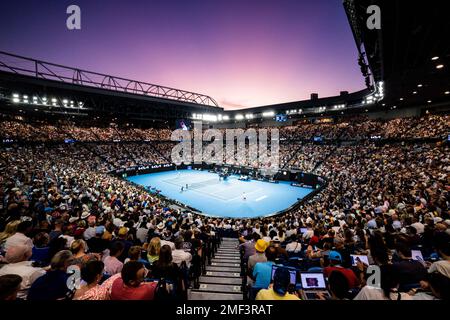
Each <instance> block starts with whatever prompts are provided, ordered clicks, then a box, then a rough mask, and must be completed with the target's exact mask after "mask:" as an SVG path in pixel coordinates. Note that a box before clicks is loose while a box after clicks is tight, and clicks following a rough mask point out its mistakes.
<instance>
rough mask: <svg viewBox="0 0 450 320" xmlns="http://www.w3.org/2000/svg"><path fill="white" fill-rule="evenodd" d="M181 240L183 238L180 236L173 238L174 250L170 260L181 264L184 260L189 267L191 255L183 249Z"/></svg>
mask: <svg viewBox="0 0 450 320" xmlns="http://www.w3.org/2000/svg"><path fill="white" fill-rule="evenodd" d="M183 242H184V240H183V238H181V237H178V238H177V239H175V250H173V251H172V262H173V263H176V264H177V265H178V266H181V264H182V263H183V261H184V262H186V266H187V267H188V268H189V267H190V266H191V261H192V255H191V254H190V253H189V252H186V251H184V250H183Z"/></svg>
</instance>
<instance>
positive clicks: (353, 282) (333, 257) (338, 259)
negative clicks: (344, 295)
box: [323, 251, 359, 289]
mask: <svg viewBox="0 0 450 320" xmlns="http://www.w3.org/2000/svg"><path fill="white" fill-rule="evenodd" d="M328 259H329V262H330V266H328V267H325V268H324V269H323V273H324V275H325V277H327V278H328V277H329V276H330V274H331V273H332V272H333V271H339V272H341V273H342V274H343V275H344V276H345V278H346V279H347V282H348V286H349V288H350V289H352V288H357V287H358V286H359V280H358V278H357V277H356V275H355V273H354V272H353V270H351V269H347V268H344V267H343V266H342V256H341V254H340V253H339V252H337V251H330V253H329V254H328Z"/></svg>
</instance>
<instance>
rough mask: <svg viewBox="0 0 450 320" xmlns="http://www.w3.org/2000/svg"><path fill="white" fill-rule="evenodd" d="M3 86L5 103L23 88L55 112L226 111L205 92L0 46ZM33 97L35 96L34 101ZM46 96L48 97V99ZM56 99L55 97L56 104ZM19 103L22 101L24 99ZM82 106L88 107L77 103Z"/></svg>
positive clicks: (165, 114)
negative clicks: (53, 60) (34, 56)
mask: <svg viewBox="0 0 450 320" xmlns="http://www.w3.org/2000/svg"><path fill="white" fill-rule="evenodd" d="M0 89H1V90H0V91H1V92H2V95H3V96H0V100H3V103H2V105H3V104H5V101H6V104H7V105H11V104H14V97H13V95H16V92H19V93H20V94H21V97H20V98H21V99H22V96H25V97H27V100H28V99H29V104H30V106H33V107H42V108H41V109H42V110H39V111H46V112H49V111H50V110H49V109H52V110H51V113H65V114H67V113H71V114H80V113H81V111H85V112H87V111H88V110H89V109H91V111H97V112H101V113H110V114H116V113H121V114H126V115H127V116H128V117H130V118H133V117H136V118H143V117H149V118H160V119H164V118H166V119H168V118H185V117H186V116H187V115H189V116H190V115H191V113H192V112H220V111H222V110H223V109H222V108H220V107H219V106H218V104H217V102H216V101H215V100H214V99H213V98H211V97H209V96H207V95H204V94H199V93H195V92H190V91H185V90H181V89H175V88H170V87H165V86H160V85H155V84H151V83H146V82H141V81H137V80H130V79H126V78H122V77H116V76H112V75H107V74H102V73H98V72H92V71H86V70H81V69H78V68H72V67H67V66H63V65H59V64H55V63H50V62H45V61H41V60H36V59H31V58H27V57H23V56H19V55H15V54H11V53H7V52H3V51H0ZM28 96H29V98H28ZM32 97H33V98H32ZM52 97H54V98H52ZM2 98H3V99H2ZM34 98H35V99H36V100H35V101H33V100H32V99H34ZM17 99H18V98H17ZM42 99H46V101H45V102H46V103H43V101H42ZM47 99H49V100H48V103H47ZM51 99H55V100H56V102H55V103H52V101H51ZM65 100H67V102H65ZM74 100H75V101H76V103H74V104H73V105H71V104H70V102H69V101H72V102H73V101H74ZM25 101H26V100H25ZM16 102H18V103H21V102H23V99H22V100H20V101H16ZM33 102H35V103H33ZM79 105H81V106H84V108H78V106H79ZM83 109H84V110H83Z"/></svg>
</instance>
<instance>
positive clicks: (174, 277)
mask: <svg viewBox="0 0 450 320" xmlns="http://www.w3.org/2000/svg"><path fill="white" fill-rule="evenodd" d="M151 276H152V278H155V279H163V278H164V279H166V280H168V281H171V282H172V283H173V284H174V285H176V291H177V292H178V293H181V292H183V291H184V283H183V281H182V280H183V277H182V274H181V270H180V268H179V267H178V265H177V264H176V263H174V262H173V261H172V249H171V248H170V246H169V245H163V246H162V247H161V250H160V253H159V259H158V261H156V262H155V263H154V264H153V265H152V274H151Z"/></svg>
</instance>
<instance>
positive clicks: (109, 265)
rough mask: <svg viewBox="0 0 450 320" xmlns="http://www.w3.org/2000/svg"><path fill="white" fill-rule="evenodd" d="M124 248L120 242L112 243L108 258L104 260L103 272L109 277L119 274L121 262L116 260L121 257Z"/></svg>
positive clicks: (121, 266)
mask: <svg viewBox="0 0 450 320" xmlns="http://www.w3.org/2000/svg"><path fill="white" fill-rule="evenodd" d="M124 250H125V247H124V245H123V243H122V242H120V241H114V242H113V243H112V244H111V247H110V248H109V256H107V257H106V258H105V259H104V261H103V262H104V263H105V272H106V273H108V274H109V275H111V276H112V275H114V274H117V273H120V272H121V270H122V268H123V262H122V261H120V260H119V259H118V257H120V256H121V255H122V252H123V251H124Z"/></svg>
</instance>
